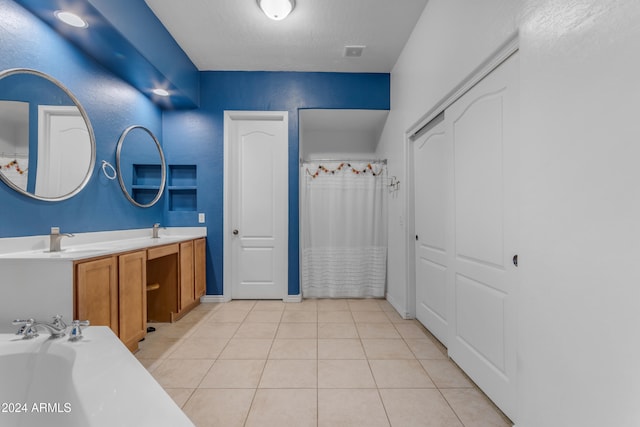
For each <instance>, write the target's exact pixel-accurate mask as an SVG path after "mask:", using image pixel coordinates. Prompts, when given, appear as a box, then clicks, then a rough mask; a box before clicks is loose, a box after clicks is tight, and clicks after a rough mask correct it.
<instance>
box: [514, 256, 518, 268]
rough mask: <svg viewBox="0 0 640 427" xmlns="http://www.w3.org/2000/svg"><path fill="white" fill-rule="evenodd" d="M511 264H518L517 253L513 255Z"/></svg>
mask: <svg viewBox="0 0 640 427" xmlns="http://www.w3.org/2000/svg"><path fill="white" fill-rule="evenodd" d="M513 265H515V266H516V267H517V266H518V255H514V256H513Z"/></svg>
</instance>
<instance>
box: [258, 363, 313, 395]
mask: <svg viewBox="0 0 640 427" xmlns="http://www.w3.org/2000/svg"><path fill="white" fill-rule="evenodd" d="M317 386H318V363H317V361H316V360H267V364H266V365H265V367H264V372H263V373H262V379H261V380H260V385H259V388H316V387H317Z"/></svg>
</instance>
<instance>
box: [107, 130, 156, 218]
mask: <svg viewBox="0 0 640 427" xmlns="http://www.w3.org/2000/svg"><path fill="white" fill-rule="evenodd" d="M134 129H141V130H143V131H145V132H146V133H148V134H149V136H151V139H153V142H154V143H155V144H156V148H157V149H158V154H160V166H161V169H162V172H161V176H160V188H159V189H158V194H156V197H154V198H153V200H152V201H150V202H149V203H140V202H138V201H136V200H135V199H134V198H133V197H132V196H131V194H129V191H128V190H127V186H126V184H125V182H124V180H123V179H122V170H121V167H120V153H121V152H122V146H123V145H124V140H125V139H126V137H127V135H128V134H129V132H131V131H132V130H134ZM116 170H117V174H118V182H119V183H120V188H121V189H122V192H123V193H124V195H125V196H126V197H127V199H129V201H130V202H131V203H133V204H134V205H136V206H138V207H141V208H150V207H151V206H153V205H155V204H156V203H158V200H160V198H161V197H162V194H163V193H164V188H165V186H166V183H167V163H166V161H165V159H164V152H163V150H162V146H161V145H160V142H158V138H156V136H155V135H154V134H153V132H151V131H150V130H149V129H147V128H146V127H144V126H142V125H131V126H129V127H128V128H126V129H125V130H124V131H123V132H122V135H120V138H119V139H118V146H117V148H116Z"/></svg>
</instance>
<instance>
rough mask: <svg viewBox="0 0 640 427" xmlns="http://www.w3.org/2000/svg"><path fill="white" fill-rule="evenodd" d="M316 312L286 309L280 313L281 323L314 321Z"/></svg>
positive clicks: (316, 317)
mask: <svg viewBox="0 0 640 427" xmlns="http://www.w3.org/2000/svg"><path fill="white" fill-rule="evenodd" d="M317 321H318V312H316V311H293V310H287V311H285V312H284V314H283V315H282V320H281V322H283V323H316V322H317Z"/></svg>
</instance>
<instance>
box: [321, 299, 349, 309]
mask: <svg viewBox="0 0 640 427" xmlns="http://www.w3.org/2000/svg"><path fill="white" fill-rule="evenodd" d="M318 311H349V303H347V300H345V299H319V300H318Z"/></svg>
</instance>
